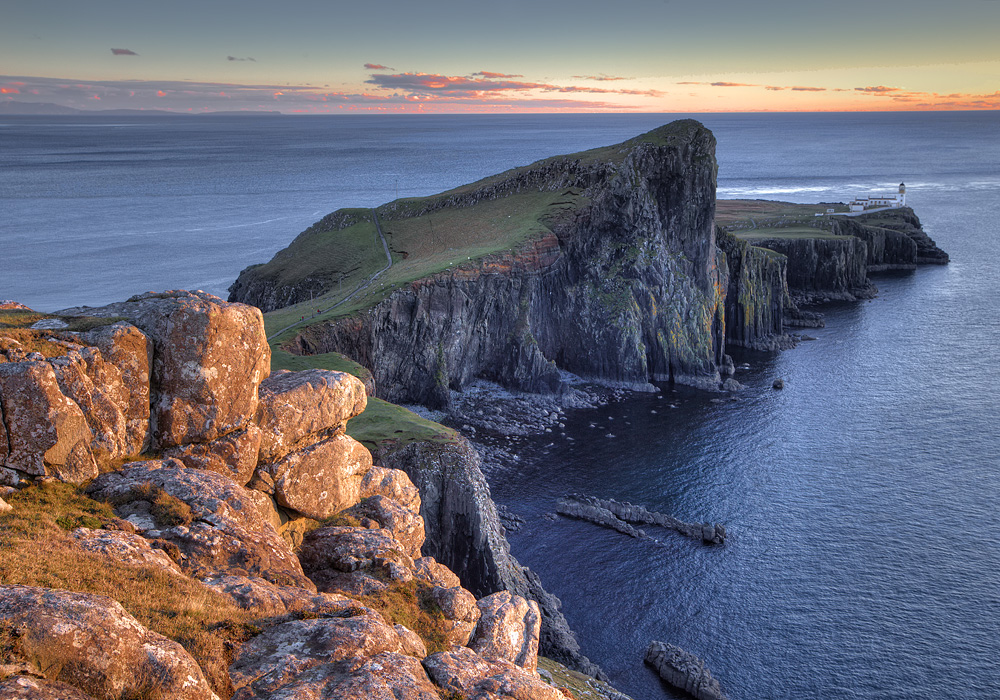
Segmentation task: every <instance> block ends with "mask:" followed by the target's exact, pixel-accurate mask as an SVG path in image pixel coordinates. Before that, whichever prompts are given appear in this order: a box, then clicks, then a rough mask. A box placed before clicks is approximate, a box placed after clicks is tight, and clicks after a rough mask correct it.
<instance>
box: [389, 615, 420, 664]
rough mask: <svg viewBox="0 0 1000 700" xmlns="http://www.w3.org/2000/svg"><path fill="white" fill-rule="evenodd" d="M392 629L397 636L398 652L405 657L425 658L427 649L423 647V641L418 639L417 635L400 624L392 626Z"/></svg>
mask: <svg viewBox="0 0 1000 700" xmlns="http://www.w3.org/2000/svg"><path fill="white" fill-rule="evenodd" d="M393 629H395V630H396V634H398V635H399V651H400V652H401V653H403V654H406V655H407V656H414V657H416V658H418V659H422V658H424V657H425V656H427V647H426V646H425V645H424V640H422V639H421V638H420V635H419V634H417V633H416V632H414V631H413V630H411V629H410V628H409V627H404V626H403V625H400V624H395V625H393Z"/></svg>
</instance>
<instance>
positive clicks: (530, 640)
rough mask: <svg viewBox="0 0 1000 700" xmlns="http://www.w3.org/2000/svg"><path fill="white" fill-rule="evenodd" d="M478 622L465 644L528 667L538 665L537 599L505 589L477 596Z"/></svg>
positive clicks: (491, 655) (538, 618) (538, 630)
mask: <svg viewBox="0 0 1000 700" xmlns="http://www.w3.org/2000/svg"><path fill="white" fill-rule="evenodd" d="M476 605H477V606H478V607H479V612H480V617H479V624H478V625H477V626H476V632H475V635H474V636H473V638H472V641H471V642H470V644H469V646H470V647H471V648H472V649H474V650H475V651H478V652H479V653H480V654H481V655H482V656H487V657H490V658H495V659H506V660H507V661H510V662H511V663H513V664H514V665H515V666H520V667H521V668H523V669H526V670H528V671H535V670H536V669H537V668H538V634H539V632H540V630H541V626H542V616H541V614H540V613H539V612H538V603H536V602H535V601H533V600H525V599H524V598H522V597H521V596H518V595H513V594H512V593H509V592H508V591H500V592H499V593H494V594H493V595H489V596H486V597H485V598H483V599H481V600H479V601H478V602H477V603H476Z"/></svg>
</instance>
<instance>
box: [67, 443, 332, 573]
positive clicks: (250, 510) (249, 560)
mask: <svg viewBox="0 0 1000 700" xmlns="http://www.w3.org/2000/svg"><path fill="white" fill-rule="evenodd" d="M87 492H88V494H89V495H90V496H91V497H93V498H97V499H99V500H104V501H110V502H112V503H114V504H116V511H117V512H118V513H119V515H121V516H122V517H125V518H126V519H127V520H129V521H130V522H132V523H133V524H134V525H135V526H136V528H137V529H138V530H139V531H140V533H141V534H142V535H143V536H144V537H146V538H149V539H162V540H166V541H168V542H172V543H174V544H175V545H177V547H178V548H179V549H180V551H181V552H182V554H183V555H184V558H183V561H182V563H181V568H182V569H183V570H184V571H185V573H187V574H189V575H192V576H196V577H198V578H204V577H207V576H210V575H212V574H218V573H234V572H240V573H242V574H244V575H254V576H260V577H262V578H265V579H267V580H269V581H272V582H274V583H277V584H284V585H293V586H299V587H301V588H306V589H310V590H314V588H313V585H312V582H311V581H309V579H308V578H306V576H305V574H303V572H302V567H301V565H300V564H299V560H298V559H297V558H296V556H295V554H294V553H293V552H292V551H291V549H289V547H288V545H287V544H286V543H285V541H284V540H283V539H282V538H281V537H280V536H279V535H278V533H277V532H275V530H274V528H273V527H272V526H271V524H270V523H269V522H267V521H265V520H263V519H262V518H261V517H260V510H259V509H258V507H257V505H256V503H255V502H254V500H253V499H252V498H251V497H250V495H249V494H248V493H247V491H246V489H244V488H242V487H240V486H239V485H237V484H235V483H234V482H233V481H231V480H230V479H227V478H226V477H224V476H222V475H220V474H216V473H214V472H209V471H202V470H200V469H188V468H186V467H184V466H183V465H181V464H180V462H177V461H176V460H156V461H150V462H137V463H133V464H131V465H126V466H125V467H124V468H123V469H122V470H121V471H120V472H113V473H110V474H102V475H101V476H99V477H98V478H96V479H94V481H93V482H92V483H91V485H90V486H89V487H88V489H87ZM161 494H165V495H161ZM171 499H172V500H171ZM177 502H180V504H182V505H178V503H177Z"/></svg>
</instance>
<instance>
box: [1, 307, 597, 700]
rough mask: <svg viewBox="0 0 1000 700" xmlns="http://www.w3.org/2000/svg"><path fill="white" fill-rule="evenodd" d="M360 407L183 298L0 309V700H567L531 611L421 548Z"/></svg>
mask: <svg viewBox="0 0 1000 700" xmlns="http://www.w3.org/2000/svg"><path fill="white" fill-rule="evenodd" d="M367 402H368V396H367V392H366V390H365V387H364V384H363V383H362V382H361V381H360V380H358V379H357V378H355V377H353V376H351V375H349V374H346V373H341V372H334V371H326V370H318V369H313V370H307V371H302V372H287V371H277V372H273V373H272V372H271V368H270V349H269V347H268V344H267V341H266V338H265V335H264V326H263V319H262V317H261V314H260V311H259V310H258V309H255V308H253V307H249V306H244V305H242V304H230V303H226V302H224V301H222V300H220V299H217V298H215V297H212V296H210V295H208V294H204V293H202V292H183V291H175V292H165V293H161V294H152V293H150V294H145V295H140V296H138V297H133V298H132V299H130V300H128V301H127V302H122V303H119V304H112V305H109V306H106V307H102V308H81V309H70V310H65V311H63V312H60V313H59V314H58V315H56V316H53V315H46V314H37V313H35V312H33V311H31V310H30V309H27V308H24V307H20V306H14V305H6V306H5V308H4V309H2V310H0V424H2V426H3V429H2V430H0V464H2V468H0V480H2V483H3V487H2V488H3V500H2V501H0V503H2V506H0V510H2V511H3V513H2V514H0V539H2V540H3V542H2V545H0V697H4V698H7V697H10V698H14V697H25V698H49V697H52V698H55V697H59V698H74V699H85V698H95V699H107V700H119V699H120V698H140V697H141V698H191V699H200V698H204V699H206V700H207V699H212V698H220V697H221V698H228V697H233V698H240V699H241V700H243V699H247V700H249V699H250V698H301V697H315V698H390V697H391V698H426V699H434V700H440V699H441V698H486V697H491V698H502V697H510V698H515V697H516V698H538V699H542V698H551V699H552V700H555V698H563V697H565V695H564V693H563V692H562V691H560V690H558V684H559V682H560V681H559V680H558V679H559V678H566V677H568V676H566V675H565V674H566V673H568V672H566V671H565V669H563V670H562V671H560V670H559V668H560V667H558V666H557V665H554V664H552V662H549V661H546V662H545V665H546V672H545V673H546V680H543V678H542V676H540V675H539V673H538V670H537V669H538V663H539V661H538V644H539V638H540V634H541V618H542V614H541V612H540V610H539V606H538V604H537V603H536V602H534V601H533V600H527V599H525V598H524V597H523V596H519V595H516V594H514V593H511V592H508V591H501V592H496V593H491V594H489V595H479V596H477V595H474V594H473V593H472V592H471V591H469V590H468V589H467V588H465V587H463V586H462V584H461V582H460V580H459V578H458V577H457V576H456V575H455V574H454V573H453V572H452V571H451V570H450V569H449V568H448V567H447V566H445V565H444V564H442V563H440V562H439V561H438V560H436V559H435V558H434V557H433V556H428V555H427V554H426V553H425V552H424V551H423V549H424V545H425V542H426V532H427V530H430V531H431V532H432V534H433V533H440V532H441V530H442V529H443V528H444V527H445V526H444V525H443V524H442V523H441V522H437V521H435V522H434V523H433V527H431V528H427V529H425V521H424V518H423V517H422V516H421V512H422V500H423V499H422V497H421V494H420V492H419V490H418V489H417V487H416V486H415V485H414V483H413V481H411V479H410V478H409V477H408V476H407V475H406V473H404V472H403V471H400V470H398V469H394V468H391V467H388V466H382V465H376V464H375V463H374V461H373V459H372V455H371V453H370V452H369V450H368V449H366V448H365V447H364V446H363V445H362V444H361V443H359V442H358V441H356V440H354V439H353V438H351V437H350V436H349V435H347V434H346V432H345V430H346V426H347V423H348V421H349V420H351V419H352V418H354V417H355V416H357V415H359V414H361V413H362V412H364V410H365V408H366V405H367ZM486 497H487V498H488V494H487V496H486ZM431 499H433V495H431ZM439 504H440V501H439ZM466 524H467V523H462V522H460V521H459V522H454V523H452V526H454V527H464V526H465V525H466ZM437 536H438V539H440V535H437ZM431 548H434V547H431ZM438 550H441V548H440V547H437V548H436V550H435V551H438ZM446 554H447V552H446ZM600 687H601V686H600V684H597V683H596V682H595V683H593V685H589V686H587V688H588V689H589V692H595V693H596V692H597V689H598V688H600ZM607 692H608V693H611V691H610V690H609V691H607ZM609 696H611V697H614V696H615V694H613V693H612V694H611V695H609Z"/></svg>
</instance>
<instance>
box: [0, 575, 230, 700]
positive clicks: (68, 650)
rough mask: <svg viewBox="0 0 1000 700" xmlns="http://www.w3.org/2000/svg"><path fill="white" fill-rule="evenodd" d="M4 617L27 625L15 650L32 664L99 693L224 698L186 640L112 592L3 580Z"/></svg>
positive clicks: (0, 617) (0, 613) (182, 699)
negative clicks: (139, 617)
mask: <svg viewBox="0 0 1000 700" xmlns="http://www.w3.org/2000/svg"><path fill="white" fill-rule="evenodd" d="M0 623H2V624H3V625H4V626H6V627H9V628H14V629H22V630H24V631H25V633H23V634H21V635H19V636H17V638H16V641H15V642H14V643H13V645H12V648H11V649H10V650H9V653H10V655H11V656H12V657H13V658H14V659H17V660H19V661H22V662H24V663H25V664H26V665H27V668H26V669H25V670H28V671H30V672H33V673H35V674H38V675H42V676H47V675H48V674H50V673H52V674H54V675H55V677H53V678H51V680H53V681H63V682H66V683H70V684H72V685H74V686H76V687H77V688H79V689H80V690H83V691H85V692H87V693H89V694H91V695H93V696H94V697H95V698H107V699H109V700H110V699H111V698H119V697H137V696H138V694H139V693H141V692H144V691H148V690H149V689H150V688H151V687H155V688H158V689H159V690H160V692H162V693H163V694H164V695H165V696H167V697H171V698H177V699H178V700H218V696H217V695H216V694H215V693H213V692H212V690H211V689H210V688H209V686H208V683H207V682H206V681H205V677H204V675H203V674H202V672H201V669H200V668H198V664H196V663H195V662H194V660H193V659H192V658H191V656H190V655H188V653H187V652H186V651H184V648H183V647H181V645H180V644H178V643H177V642H172V641H170V640H169V639H166V638H165V637H162V636H160V635H158V634H155V633H153V632H150V631H149V630H147V629H146V628H145V627H143V626H142V625H140V624H139V623H138V622H137V621H136V620H135V618H133V617H132V616H131V615H129V614H128V613H127V612H125V610H124V608H122V606H121V605H120V604H119V603H117V602H115V601H113V600H111V599H110V598H105V597H104V596H96V595H86V594H83V593H70V592H67V591H53V590H49V589H46V588H32V587H29V586H0ZM7 652H8V650H7V649H5V653H7ZM5 697H6V696H5ZM15 697H16V696H15ZM70 697H71V696H70Z"/></svg>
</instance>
